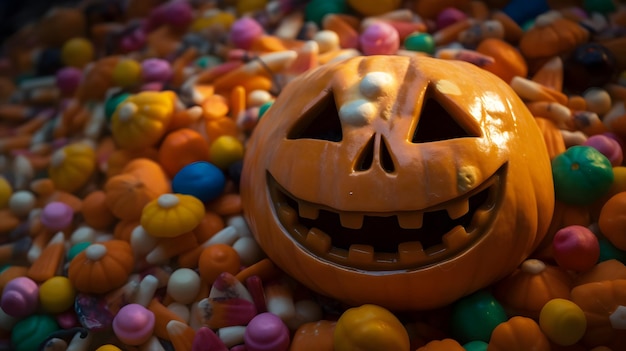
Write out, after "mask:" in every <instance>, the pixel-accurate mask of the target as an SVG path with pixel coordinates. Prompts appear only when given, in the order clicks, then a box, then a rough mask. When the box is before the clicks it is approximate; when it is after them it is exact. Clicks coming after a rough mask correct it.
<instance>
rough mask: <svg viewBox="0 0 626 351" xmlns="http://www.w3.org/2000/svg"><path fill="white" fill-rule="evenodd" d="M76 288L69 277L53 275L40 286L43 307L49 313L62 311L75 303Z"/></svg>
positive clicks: (40, 299)
mask: <svg viewBox="0 0 626 351" xmlns="http://www.w3.org/2000/svg"><path fill="white" fill-rule="evenodd" d="M75 297H76V290H75V289H74V286H73V285H72V283H71V282H70V280H69V279H67V277H64V276H56V277H52V278H50V279H48V280H46V281H45V282H43V283H42V284H41V286H40V287H39V301H40V303H41V307H42V308H43V309H44V310H45V311H47V312H49V313H60V312H63V311H65V310H67V309H68V308H70V307H72V306H73V305H74V298H75Z"/></svg>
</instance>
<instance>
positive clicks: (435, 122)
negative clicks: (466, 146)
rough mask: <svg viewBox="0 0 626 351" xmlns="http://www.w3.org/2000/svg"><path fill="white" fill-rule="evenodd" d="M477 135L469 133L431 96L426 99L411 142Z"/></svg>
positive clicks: (426, 141)
mask: <svg viewBox="0 0 626 351" xmlns="http://www.w3.org/2000/svg"><path fill="white" fill-rule="evenodd" d="M477 136H478V135H474V134H472V133H468V132H467V131H466V130H465V129H464V128H463V127H461V126H460V125H459V123H458V122H457V121H456V120H455V119H454V117H452V115H451V114H450V113H449V112H448V111H447V110H446V109H445V108H444V107H443V106H441V104H440V103H439V102H438V101H437V100H436V99H434V98H432V97H429V98H426V100H425V101H424V105H423V106H422V111H421V112H420V116H419V120H418V122H417V127H416V128H415V132H414V133H413V138H412V139H411V142H413V143H428V142H432V141H442V140H448V139H457V138H464V137H477Z"/></svg>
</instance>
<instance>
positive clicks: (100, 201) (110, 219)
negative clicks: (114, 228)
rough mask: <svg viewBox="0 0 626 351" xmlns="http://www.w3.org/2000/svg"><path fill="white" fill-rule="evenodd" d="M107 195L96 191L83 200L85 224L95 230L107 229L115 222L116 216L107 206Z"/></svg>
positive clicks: (81, 210) (82, 211) (82, 212)
mask: <svg viewBox="0 0 626 351" xmlns="http://www.w3.org/2000/svg"><path fill="white" fill-rule="evenodd" d="M105 200H106V193H105V192H104V191H102V190H96V191H93V192H91V193H89V195H87V196H85V198H84V199H83V205H82V206H81V209H80V212H81V214H82V216H83V219H84V220H85V223H86V224H87V225H88V226H90V227H92V228H94V229H100V230H102V229H107V228H109V227H111V225H113V223H114V222H115V216H113V213H112V212H111V210H110V209H109V208H108V207H107V205H106V202H105Z"/></svg>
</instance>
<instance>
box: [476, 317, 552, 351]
mask: <svg viewBox="0 0 626 351" xmlns="http://www.w3.org/2000/svg"><path fill="white" fill-rule="evenodd" d="M550 349H551V348H550V341H548V338H547V337H546V335H545V334H544V333H543V332H542V331H541V328H540V327H539V324H537V322H536V321H535V320H533V319H531V318H527V317H521V316H515V317H512V318H511V319H509V320H508V321H506V322H504V323H500V324H499V325H498V326H497V327H496V329H494V330H493V333H492V334H491V339H490V340H489V346H488V347H487V351H505V350H506V351H518V350H519V351H526V350H535V351H550Z"/></svg>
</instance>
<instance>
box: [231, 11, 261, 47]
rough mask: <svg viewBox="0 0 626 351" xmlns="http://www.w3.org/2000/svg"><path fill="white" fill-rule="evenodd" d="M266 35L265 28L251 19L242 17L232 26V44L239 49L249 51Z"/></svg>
mask: <svg viewBox="0 0 626 351" xmlns="http://www.w3.org/2000/svg"><path fill="white" fill-rule="evenodd" d="M263 34H264V30H263V27H261V25H260V24H259V22H257V21H256V20H254V19H253V18H250V17H242V18H240V19H238V20H236V21H235V22H234V23H233V24H232V26H230V34H229V39H230V42H231V43H232V44H233V45H234V46H235V47H236V48H239V49H244V50H248V49H250V47H251V46H252V44H253V43H254V41H255V40H256V39H258V38H259V37H261V36H262V35H263Z"/></svg>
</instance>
